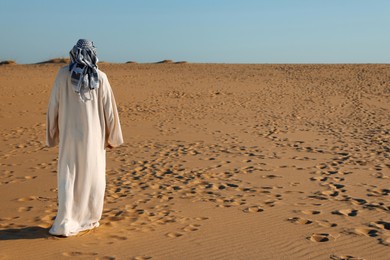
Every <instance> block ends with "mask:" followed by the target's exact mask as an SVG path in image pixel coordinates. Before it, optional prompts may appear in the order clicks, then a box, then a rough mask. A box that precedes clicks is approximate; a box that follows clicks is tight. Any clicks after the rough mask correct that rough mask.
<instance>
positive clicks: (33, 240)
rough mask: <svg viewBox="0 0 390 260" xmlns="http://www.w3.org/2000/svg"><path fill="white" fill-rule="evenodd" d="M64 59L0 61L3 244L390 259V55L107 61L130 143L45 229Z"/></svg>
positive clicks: (138, 255)
mask: <svg viewBox="0 0 390 260" xmlns="http://www.w3.org/2000/svg"><path fill="white" fill-rule="evenodd" d="M61 66H62V65H61V64H40V65H15V66H1V67H0V82H1V83H0V84H1V88H2V89H3V91H2V92H1V94H0V98H1V104H2V106H1V107H0V117H1V120H2V122H3V123H2V124H1V126H0V134H1V138H0V143H1V146H0V149H1V152H0V157H1V160H0V162H1V164H0V169H1V172H0V195H1V197H2V200H1V209H2V210H1V212H0V240H2V241H1V242H0V244H1V248H2V249H1V250H0V259H15V258H21V257H24V258H26V257H28V258H30V259H31V258H35V259H42V258H70V257H74V258H93V259H387V258H388V255H389V249H390V247H389V246H390V219H389V212H390V200H389V194H390V189H389V187H390V185H389V184H390V180H389V178H390V149H389V142H390V120H389V119H390V118H389V110H390V102H389V101H390V82H389V76H388V75H389V73H390V67H389V66H388V65H227V64H218V65H217V64H185V65H183V66H177V65H175V64H174V63H173V62H172V63H164V64H137V63H133V64H122V65H120V64H109V63H104V64H102V65H101V69H102V70H104V71H105V72H106V73H107V75H108V77H109V79H110V81H111V85H112V87H113V90H114V93H115V96H116V99H117V103H118V109H119V113H120V117H121V121H122V126H123V131H124V138H125V145H123V146H121V147H120V148H117V149H114V150H110V151H108V155H107V189H106V201H105V209H104V212H103V219H102V220H101V226H100V227H99V228H98V229H95V230H92V231H89V232H86V233H83V234H80V235H78V236H76V237H71V238H58V237H53V236H50V235H48V233H47V231H48V228H49V227H50V225H51V223H52V221H53V218H54V216H55V214H56V199H57V198H56V192H57V190H56V155H57V149H48V148H46V147H45V146H44V140H45V139H44V137H45V136H44V130H45V113H46V108H47V101H48V98H49V93H50V89H51V86H52V83H53V81H54V77H55V74H56V72H57V70H58V69H59V68H60V67H61ZM19 248H23V250H20V249H19Z"/></svg>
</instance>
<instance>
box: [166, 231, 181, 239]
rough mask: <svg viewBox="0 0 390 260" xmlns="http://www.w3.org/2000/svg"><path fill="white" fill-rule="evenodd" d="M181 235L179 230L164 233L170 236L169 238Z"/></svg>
mask: <svg viewBox="0 0 390 260" xmlns="http://www.w3.org/2000/svg"><path fill="white" fill-rule="evenodd" d="M182 235H183V234H182V233H179V232H169V233H166V234H165V236H166V237H170V238H175V237H181V236H182Z"/></svg>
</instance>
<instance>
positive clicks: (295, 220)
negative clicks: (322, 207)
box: [287, 217, 313, 225]
mask: <svg viewBox="0 0 390 260" xmlns="http://www.w3.org/2000/svg"><path fill="white" fill-rule="evenodd" d="M287 221H289V222H291V223H296V224H300V225H309V224H311V223H313V221H311V220H310V219H305V218H301V217H293V218H288V219H287Z"/></svg>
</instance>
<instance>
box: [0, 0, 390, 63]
mask: <svg viewBox="0 0 390 260" xmlns="http://www.w3.org/2000/svg"><path fill="white" fill-rule="evenodd" d="M79 38H87V39H91V40H93V41H94V43H95V46H96V47H97V51H98V55H99V58H100V60H104V61H110V62H126V61H129V60H133V61H138V62H155V61H159V60H163V59H172V60H176V61H178V60H186V61H190V62H223V63H389V62H390V0H241V1H239V0H207V1H206V0H127V1H125V0H110V1H103V0H102V1H98V0H96V1H89V0H84V1H77V0H74V1H54V0H8V1H7V0H0V60H7V59H14V60H16V61H17V62H18V63H35V62H39V61H43V60H47V59H50V58H54V57H60V56H64V57H67V56H68V52H69V50H70V49H71V48H72V46H73V45H74V44H75V43H76V41H77V40H78V39H79Z"/></svg>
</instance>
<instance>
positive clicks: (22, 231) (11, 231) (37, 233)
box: [0, 226, 52, 240]
mask: <svg viewBox="0 0 390 260" xmlns="http://www.w3.org/2000/svg"><path fill="white" fill-rule="evenodd" d="M49 237H52V235H50V234H49V228H43V227H39V226H32V227H23V228H8V229H2V230H0V240H17V239H38V238H49Z"/></svg>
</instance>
